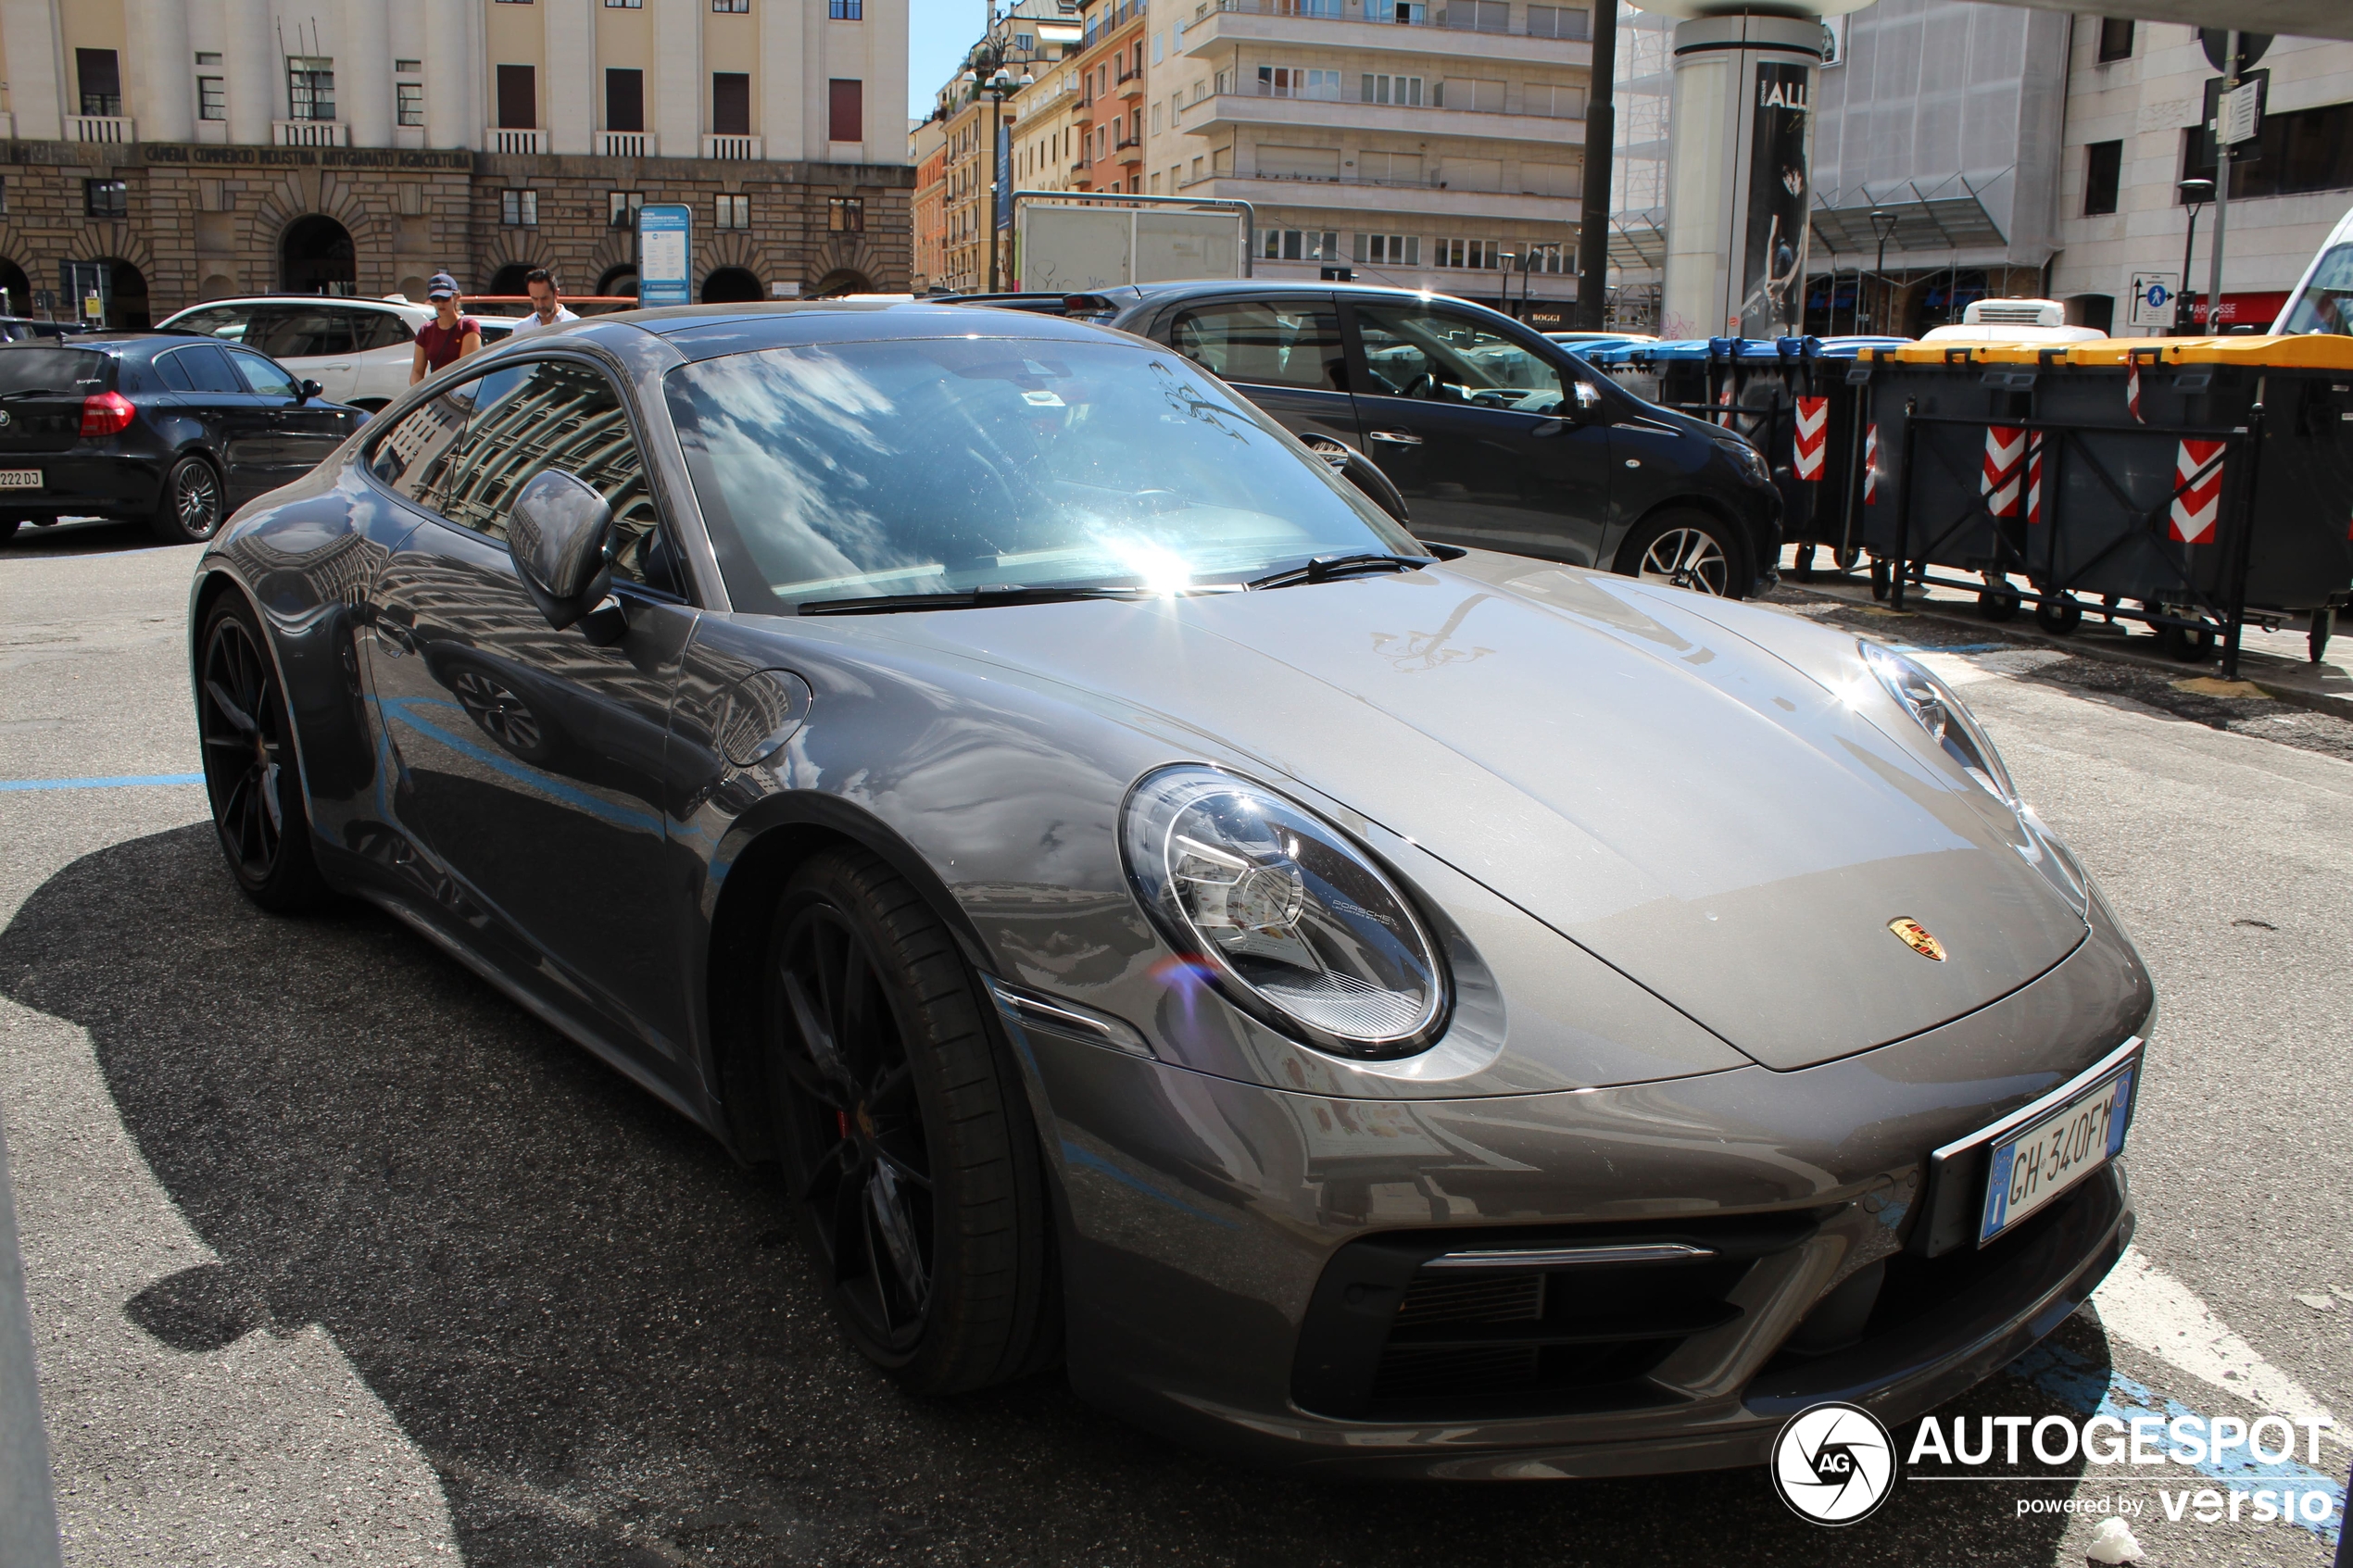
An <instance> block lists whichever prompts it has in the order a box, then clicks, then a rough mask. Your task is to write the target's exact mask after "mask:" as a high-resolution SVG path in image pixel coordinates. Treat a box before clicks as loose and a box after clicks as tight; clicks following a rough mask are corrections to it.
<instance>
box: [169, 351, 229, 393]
mask: <svg viewBox="0 0 2353 1568" xmlns="http://www.w3.org/2000/svg"><path fill="white" fill-rule="evenodd" d="M171 361H172V365H173V367H174V368H175V369H176V370H179V371H180V372H181V373H182V375H184V376H186V377H187V378H188V387H187V390H188V391H190V392H238V393H241V392H243V391H245V383H244V382H242V381H240V380H239V379H238V378H237V372H236V371H234V370H231V369H230V368H229V356H228V354H227V352H226V351H224V350H222V349H218V348H214V347H212V346H211V345H208V344H198V345H195V346H193V347H188V348H176V349H174V350H172V352H171Z"/></svg>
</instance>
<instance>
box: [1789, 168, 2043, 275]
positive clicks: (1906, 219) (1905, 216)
mask: <svg viewBox="0 0 2353 1568" xmlns="http://www.w3.org/2000/svg"><path fill="white" fill-rule="evenodd" d="M1817 194H1819V193H1817ZM1874 212H1877V213H1881V214H1884V215H1889V216H1893V217H1894V220H1895V221H1894V226H1893V227H1892V228H1891V227H1890V226H1889V224H1888V222H1887V218H1886V217H1885V216H1883V217H1881V220H1880V222H1879V224H1878V226H1877V228H1874V227H1873V225H1872V223H1871V214H1873V213H1874ZM1882 230H1884V231H1886V232H1887V248H1888V249H1889V250H1892V251H1907V250H1908V251H1922V250H1931V251H1956V250H1982V249H1989V248H1994V247H1998V246H2001V245H2007V244H2008V243H2009V240H2008V237H2007V235H2005V234H2004V233H2003V232H2002V230H2001V226H2000V225H1999V224H1997V223H1995V222H1994V215H1993V214H1992V213H1990V212H1988V211H1986V210H1985V204H1984V203H1983V202H1982V201H1981V200H1980V199H1979V198H1978V194H1977V191H1976V190H1975V189H1974V188H1972V187H1971V186H1970V184H1969V182H1968V181H1967V180H1965V179H1963V178H1962V177H1961V176H1959V175H1955V176H1953V177H1952V178H1951V179H1949V180H1945V181H1942V182H1939V183H1937V184H1935V185H1932V186H1931V187H1930V188H1929V189H1927V190H1925V191H1923V190H1922V189H1920V186H1919V182H1918V181H1913V180H1907V181H1906V182H1903V183H1902V184H1900V185H1895V186H1891V187H1889V188H1888V189H1886V190H1883V191H1877V192H1874V191H1870V190H1867V189H1863V188H1860V187H1858V188H1856V189H1855V190H1853V191H1843V192H1837V193H1834V194H1832V198H1831V200H1829V201H1823V202H1818V203H1817V204H1816V206H1815V207H1814V244H1815V245H1818V246H1819V247H1820V248H1821V250H1823V251H1829V252H1832V253H1835V254H1838V255H1842V256H1858V255H1859V256H1873V257H1876V256H1877V255H1878V254H1879V243H1880V232H1881V231H1882Z"/></svg>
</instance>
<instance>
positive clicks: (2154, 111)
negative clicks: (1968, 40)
mask: <svg viewBox="0 0 2353 1568" xmlns="http://www.w3.org/2000/svg"><path fill="white" fill-rule="evenodd" d="M2255 69H2256V70H2257V71H2258V72H2259V73H2261V75H2262V77H2263V80H2264V82H2265V100H2266V105H2265V112H2264V117H2263V121H2262V128H2261V131H2260V132H2259V134H2258V136H2257V137H2256V139H2255V140H2254V141H2253V142H2251V143H2247V144H2242V145H2240V146H2239V147H2236V148H2233V157H2232V173H2231V203H2230V220H2229V226H2228V233H2227V238H2226V239H2225V241H2224V244H2223V251H2222V262H2223V275H2222V309H2221V322H2222V325H2223V326H2225V327H2241V326H2249V325H2256V326H2261V325H2268V324H2269V323H2270V322H2271V320H2273V319H2274V318H2275V317H2277V316H2278V314H2279V312H2280V308H2281V307H2282V306H2283V305H2284V303H2285V302H2286V298H2287V293H2288V291H2289V290H2290V289H2292V288H2293V287H2294V286H2295V285H2296V281H2297V279H2298V278H2299V277H2300V276H2301V275H2302V273H2303V271H2304V268H2305V266H2306V264H2307V263H2309V261H2310V260H2311V259H2312V257H2313V255H2314V254H2315V253H2316V252H2317V251H2319V249H2320V248H2321V245H2322V241H2323V240H2325V239H2326V238H2327V237H2328V232H2329V230H2330V229H2331V228H2332V227H2333V226H2334V224H2335V223H2336V221H2337V220H2339V219H2341V218H2343V217H2344V216H2345V214H2346V210H2347V208H2348V207H2353V44H2346V43H2340V42H2333V41H2327V40H2321V39H2310V38H2285V37H2283V38H2275V39H2273V40H2272V41H2271V44H2270V45H2269V46H2268V47H2267V48H2266V50H2265V51H2264V53H2263V55H2262V56H2260V57H2259V59H2258V60H2257V61H2256V62H2255ZM2219 80H2220V73H2219V72H2218V71H2216V69H2214V66H2213V64H2212V62H2211V61H2209V60H2208V58H2207V56H2206V52H2205V50H2204V49H2203V48H2202V47H2200V45H2199V43H2198V39H2197V35H2196V32H2195V31H2192V30H2191V29H2189V28H2187V27H2183V26H2178V25H2175V24H2171V23H2166V22H2134V21H2127V20H2122V19H2109V18H2102V17H2096V16H2089V15H2085V16H2079V17H2077V18H2076V19H2075V33H2074V40H2073V44H2072V46H2071V47H2070V51H2069V59H2068V90H2067V127H2066V133H2065V136H2064V138H2063V142H2064V145H2063V146H2062V148H2061V150H2060V155H2059V168H2058V186H2059V203H2058V205H2059V212H2060V218H2059V224H2058V231H2059V242H2060V245H2061V249H2060V251H2059V254H2058V258H2057V262H2056V263H2055V265H2054V266H2053V268H2052V271H2051V289H2052V293H2053V295H2054V296H2055V297H2057V298H2060V299H2064V300H2066V301H2067V305H2068V314H2069V315H2070V318H2072V319H2075V320H2082V321H2085V322H2088V323H2090V324H2092V325H2095V326H2098V327H2102V328H2105V329H2106V330H2108V331H2109V332H2115V333H2118V334H2120V335H2125V334H2133V333H2137V332H2157V331H2159V330H2161V329H2158V328H2149V327H2142V328H2135V327H2133V326H2132V325H2131V324H2130V323H2131V318H2132V312H2131V309H2130V299H2131V289H2132V282H2133V274H2134V273H2136V272H2165V273H2172V274H2177V275H2178V274H2179V273H2180V272H2181V270H2182V249H2183V242H2184V240H2185V239H2186V238H2187V237H2188V228H2189V217H2190V215H2189V211H2188V208H2187V207H2186V205H2185V204H2184V202H2183V198H2182V194H2181V189H2180V186H2181V182H2182V181H2183V180H2185V179H2188V178H2190V177H2192V176H2198V177H2202V178H2205V179H2208V180H2210V179H2212V178H2213V177H2214V165H2215V158H2214V148H2213V138H2212V137H2211V136H2210V135H2209V134H2208V133H2207V132H2205V131H2204V129H2203V127H2204V125H2205V122H2206V119H2207V117H2208V116H2209V115H2211V114H2212V113H2213V103H2212V88H2211V86H2210V84H2211V83H2213V82H2217V81H2219ZM2242 155H2251V156H2242ZM2213 241H2214V209H2213V208H2212V207H2207V208H2206V209H2205V211H2204V212H2203V213H2202V214H2201V215H2200V217H2199V221H2198V232H2197V243H2196V254H2195V255H2194V256H2193V257H2192V258H2191V263H2190V277H2189V285H2190V287H2191V289H2192V290H2193V291H2194V292H2195V293H2196V294H2198V295H2201V296H2202V295H2204V294H2205V293H2206V289H2207V280H2208V270H2209V267H2210V264H2211V261H2212V257H2213ZM2202 313H2203V307H2202V305H2201V314H2202Z"/></svg>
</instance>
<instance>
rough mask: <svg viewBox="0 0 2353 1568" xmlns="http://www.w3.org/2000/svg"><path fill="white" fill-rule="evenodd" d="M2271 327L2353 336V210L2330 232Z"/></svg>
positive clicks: (2277, 330) (2278, 330)
mask: <svg viewBox="0 0 2353 1568" xmlns="http://www.w3.org/2000/svg"><path fill="white" fill-rule="evenodd" d="M2271 330H2272V331H2273V332H2335V333H2337V334H2339V335H2341V336H2353V212H2348V213H2347V214H2346V215H2345V216H2344V217H2343V218H2340V219H2338V220H2337V223H2336V227H2335V228H2334V229H2332V230H2330V231H2329V237H2328V238H2327V239H2326V240H2324V241H2322V244H2321V254H2320V255H2318V256H2316V257H2313V258H2312V265H2311V266H2309V267H2307V268H2306V269H2305V270H2304V276H2303V278H2302V279H2301V280H2299V281H2298V282H2297V283H2296V288H2295V289H2294V291H2293V292H2291V293H2290V294H2289V295H2288V296H2287V307H2286V308H2285V309H2284V310H2282V311H2281V312H2280V319H2279V320H2277V321H2274V322H2273V323H2272V324H2271Z"/></svg>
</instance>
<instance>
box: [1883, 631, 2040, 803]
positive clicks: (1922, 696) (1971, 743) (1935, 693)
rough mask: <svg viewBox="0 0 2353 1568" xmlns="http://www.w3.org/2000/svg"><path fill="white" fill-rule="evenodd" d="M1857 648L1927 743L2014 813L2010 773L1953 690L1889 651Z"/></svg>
mask: <svg viewBox="0 0 2353 1568" xmlns="http://www.w3.org/2000/svg"><path fill="white" fill-rule="evenodd" d="M1856 646H1859V647H1860V648H1861V649H1862V650H1863V662H1864V663H1866V664H1868V665H1869V666H1870V669H1871V673H1872V674H1874V675H1876V676H1878V677H1879V684H1881V685H1882V686H1885V687H1886V688H1887V694H1888V696H1892V697H1894V699H1895V701H1896V704H1897V706H1899V707H1901V708H1902V709H1904V711H1905V712H1906V713H1908V714H1910V715H1911V716H1912V720H1913V721H1914V722H1915V723H1917V724H1919V727H1920V728H1921V729H1923V730H1926V731H1927V732H1928V734H1929V738H1930V739H1931V740H1933V741H1934V742H1936V744H1937V745H1938V746H1942V747H1943V748H1944V754H1945V755H1946V756H1947V757H1950V758H1951V759H1953V760H1954V761H1955V762H1957V763H1959V764H1960V766H1961V769H1962V771H1964V772H1966V773H1968V774H1969V777H1970V778H1972V779H1974V780H1975V781H1977V783H1978V784H1979V785H1980V786H1981V787H1982V788H1983V789H1984V790H1985V791H1986V792H1987V793H1989V794H1991V795H1992V796H1993V797H1994V798H1995V799H1997V800H1999V801H2001V802H2002V804H2003V805H2005V806H2008V807H2011V808H2013V809H2015V808H2016V807H2017V805H2018V789H2017V786H2016V785H2014V784H2011V783H2010V771H2009V770H2008V769H2007V768H2005V767H2004V766H2002V755H2001V753H2000V752H1998V751H1995V750H1994V743H1993V742H1992V741H1990V740H1988V739H1986V738H1985V732H1984V731H1983V730H1982V729H1980V728H1979V727H1978V723H1977V720H1976V719H1975V718H1974V717H1973V716H1972V715H1971V714H1970V713H1969V709H1968V708H1967V707H1966V706H1965V705H1964V704H1963V703H1962V701H1961V699H1960V698H1959V697H1957V696H1954V695H1953V688H1952V687H1950V686H1948V685H1946V684H1944V682H1942V681H1940V680H1938V679H1937V678H1936V677H1935V676H1934V675H1933V674H1931V673H1930V672H1929V671H1928V669H1927V667H1926V666H1924V665H1922V664H1920V663H1919V661H1918V660H1917V659H1906V658H1905V657H1904V656H1903V655H1902V654H1900V653H1897V652H1896V651H1895V650H1894V649H1893V648H1884V647H1881V646H1879V644H1877V643H1873V642H1865V641H1862V640H1861V639H1859V638H1858V639H1857V640H1856Z"/></svg>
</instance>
